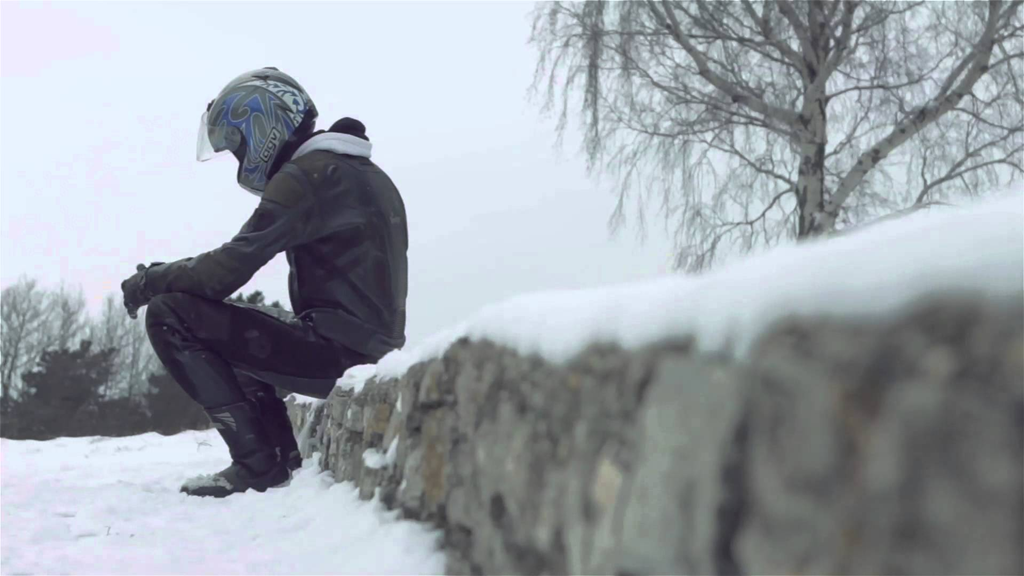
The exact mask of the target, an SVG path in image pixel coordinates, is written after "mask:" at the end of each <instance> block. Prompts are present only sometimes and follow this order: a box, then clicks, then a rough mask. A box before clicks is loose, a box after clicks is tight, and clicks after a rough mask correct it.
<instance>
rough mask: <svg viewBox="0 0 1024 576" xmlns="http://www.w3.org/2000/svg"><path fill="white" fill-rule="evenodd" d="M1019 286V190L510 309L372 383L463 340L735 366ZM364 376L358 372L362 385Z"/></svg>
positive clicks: (555, 356)
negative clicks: (672, 341)
mask: <svg viewBox="0 0 1024 576" xmlns="http://www.w3.org/2000/svg"><path fill="white" fill-rule="evenodd" d="M1022 285H1024V199H1022V196H1021V193H1020V190H1019V189H1017V190H1007V191H1004V192H1001V193H999V194H997V195H995V197H993V198H991V199H989V200H986V201H982V202H979V203H976V204H973V205H970V206H966V207H964V208H961V209H952V210H942V211H935V212H931V213H927V214H916V215H914V216H911V217H907V218H903V219H898V220H891V221H888V222H882V223H879V224H876V225H873V226H870V227H868V228H865V229H864V230H861V231H857V232H851V233H849V234H846V235H842V236H839V237H835V238H832V239H829V240H824V241H813V242H805V243H801V244H799V245H789V246H784V247H780V248H777V249H774V250H771V251H767V252H764V253H762V254H758V255H752V256H750V257H748V258H746V259H743V260H740V261H737V262H734V263H732V264H731V265H728V266H724V267H722V268H720V269H717V270H715V271H712V272H709V273H706V274H702V275H683V274H677V275H671V276H666V277H663V278H659V279H656V280H653V281H648V282H643V283H634V284H626V285H620V286H612V287H607V288H602V289H590V290H565V291H554V292H542V293H535V294H526V295H523V296H519V297H516V298H512V299H510V300H507V301H505V302H501V303H498V304H495V305H492V306H488V307H485V308H484V309H482V310H480V311H479V312H478V313H477V314H476V315H475V316H473V317H472V318H470V319H468V320H467V321H465V322H463V323H461V324H459V325H457V326H454V327H452V328H451V329H449V330H446V331H444V332H441V333H439V334H436V335H434V336H433V337H431V338H428V339H426V340H425V341H423V343H422V344H420V345H419V346H416V347H413V348H411V349H408V350H397V351H394V352H392V353H390V354H388V355H387V356H385V357H384V358H382V359H381V361H380V362H379V363H378V364H377V367H376V376H377V377H380V378H396V377H401V376H402V375H403V374H404V373H405V372H406V371H407V370H408V369H409V367H411V366H412V365H413V364H416V363H418V362H421V361H424V360H430V359H432V358H436V357H438V356H440V355H442V354H443V353H444V351H445V350H446V349H447V348H448V347H449V346H450V345H451V344H452V343H453V342H455V341H456V340H458V339H459V338H462V337H469V338H471V339H483V338H486V339H490V340H492V341H495V342H497V343H500V344H504V345H506V346H510V347H512V348H514V349H516V350H518V351H519V352H520V353H523V354H539V355H541V356H543V357H545V358H547V359H548V360H551V361H554V362H560V361H565V360H568V359H569V358H571V357H572V356H573V355H574V354H576V353H578V352H580V351H581V350H583V349H584V348H585V347H586V346H587V345H589V344H591V343H594V342H598V341H605V342H618V343H620V344H622V345H623V346H626V347H637V346H642V345H645V344H649V343H653V342H656V341H658V340H661V339H664V338H669V337H681V336H688V335H692V336H694V337H695V339H696V343H697V346H698V347H699V348H700V349H702V350H704V351H709V352H712V351H713V352H721V353H726V354H733V355H736V356H742V355H743V354H745V353H746V351H747V349H748V348H749V346H750V344H751V343H752V342H753V341H754V340H755V339H756V337H757V336H758V335H759V334H761V333H762V332H763V331H764V330H765V329H766V328H768V327H769V326H770V325H771V324H772V323H773V322H776V321H778V320H780V319H782V318H783V317H785V316H788V315H792V314H808V315H810V314H824V315H831V316H847V317H862V318H867V317H878V316H884V315H885V314H889V313H892V312H893V311H895V310H898V309H899V308H901V307H903V306H906V305H907V304H909V303H911V302H913V301H915V300H918V299H920V298H922V297H926V296H929V295H932V294H936V293H966V292H969V293H972V294H975V295H977V296H980V297H986V298H1002V297H1013V298H1020V297H1022V296H1024V289H1022ZM368 373H369V369H368V368H363V367H361V368H360V378H364V379H365V378H366V377H367V374H368Z"/></svg>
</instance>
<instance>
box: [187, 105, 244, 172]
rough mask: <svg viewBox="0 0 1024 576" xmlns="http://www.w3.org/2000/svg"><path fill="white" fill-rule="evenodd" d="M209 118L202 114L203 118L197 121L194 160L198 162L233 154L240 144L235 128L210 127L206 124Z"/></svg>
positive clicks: (205, 113)
mask: <svg viewBox="0 0 1024 576" xmlns="http://www.w3.org/2000/svg"><path fill="white" fill-rule="evenodd" d="M209 116H210V113H209V112H203V116H202V117H201V118H200V119H199V135H198V138H197V141H196V160H198V161H200V162H206V161H207V160H211V159H213V158H216V157H217V156H223V155H225V154H227V153H229V152H233V151H234V150H235V148H237V147H238V144H239V143H241V139H240V138H239V137H238V129H237V128H233V127H231V126H218V127H210V126H209V125H208V124H207V121H208V120H209Z"/></svg>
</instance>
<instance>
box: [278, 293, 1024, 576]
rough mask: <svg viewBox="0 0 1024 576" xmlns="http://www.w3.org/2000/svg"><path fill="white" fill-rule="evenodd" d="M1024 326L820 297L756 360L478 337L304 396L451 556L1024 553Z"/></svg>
mask: <svg viewBox="0 0 1024 576" xmlns="http://www.w3.org/2000/svg"><path fill="white" fill-rule="evenodd" d="M1022 324H1024V309H1022V303H1021V302H1020V301H1013V302H1002V303H979V302H977V301H973V300H971V299H968V298H964V299H945V300H942V301H933V302H930V303H927V304H924V305H921V306H918V307H916V308H914V309H912V310H908V311H906V313H904V314H901V315H899V316H898V317H894V318H890V319H887V320H875V321H871V320H861V321H854V320H849V319H847V320H835V319H831V320H830V319H823V318H800V319H793V320H790V321H787V322H785V323H782V324H779V325H777V326H776V327H774V328H773V329H772V330H770V331H768V332H767V333H765V334H764V335H763V336H762V337H761V338H760V339H759V340H758V342H757V343H756V344H755V345H754V347H753V349H752V350H751V351H750V352H749V353H748V354H747V355H746V356H745V360H744V361H742V362H736V361H733V360H731V359H730V358H729V357H728V356H725V355H721V356H716V355H709V354H701V353H697V352H696V351H695V347H694V346H693V345H692V342H690V341H688V340H686V339H679V340H674V341H666V342H662V343H659V344H657V345H653V346H649V347H646V348H643V349H637V350H623V349H621V348H619V347H617V346H614V345H595V346H592V347H590V348H588V349H587V350H586V351H584V352H583V353H581V354H579V355H578V356H577V357H575V358H574V359H573V360H572V361H570V362H568V363H566V364H562V365H555V364H552V363H549V362H546V361H544V360H542V359H541V358H539V357H532V356H522V355H519V354H517V353H515V352H513V351H512V350H509V349H507V348H504V347H502V346H499V345H496V344H494V343H491V342H486V341H478V342H470V341H460V342H458V343H456V344H455V345H454V346H453V347H452V348H450V349H449V350H448V352H447V353H446V354H445V355H444V356H443V357H442V358H439V359H437V360H433V361H429V362H425V363H421V364H419V365H416V366H414V367H413V368H412V369H411V370H410V371H409V372H408V373H407V374H406V375H405V376H404V377H402V378H401V379H397V380H386V381H372V380H371V381H370V382H368V383H367V384H366V385H365V387H364V388H363V389H362V390H361V391H360V392H359V393H358V394H352V393H351V392H345V391H342V390H340V389H337V390H335V391H334V393H333V394H332V396H331V397H330V398H329V399H328V400H327V401H326V402H324V403H321V404H319V405H317V406H316V407H315V408H311V407H310V406H309V405H296V404H294V403H292V404H291V405H290V411H291V413H292V417H293V421H294V423H295V426H296V430H297V431H299V433H300V435H302V436H303V442H302V444H303V446H302V447H303V451H304V455H305V456H307V457H308V456H310V455H311V454H313V453H314V452H319V453H320V466H322V467H323V469H325V470H330V471H331V472H332V473H333V474H334V477H335V478H336V479H337V480H339V481H351V482H354V483H355V484H356V485H358V486H359V489H360V495H361V496H362V497H363V498H371V497H373V496H374V495H375V494H376V495H378V496H379V498H380V499H381V501H382V502H384V504H385V505H386V506H388V507H392V508H398V509H401V510H402V511H403V512H404V515H405V516H406V517H409V518H415V519H419V520H424V521H427V522H432V523H435V524H436V525H438V526H439V527H441V528H442V529H443V530H444V534H445V539H444V541H445V547H446V550H447V552H448V559H449V562H448V570H449V572H451V573H488V574H513V573H523V574H542V573H546V574H563V573H586V574H597V573H609V574H610V573H615V574H648V573H659V574H665V573H669V574H698V573H699V574H711V573H716V574H734V573H772V574H781V573H814V574H830V573H835V574H853V573H876V574H883V573H884V574H896V573H918V574H945V573H971V574H989V573H993V574H994V573H1008V574H1009V573H1016V574H1020V573H1022V572H1024V560H1022V544H1021V543H1022V542H1024V484H1022V477H1024V462H1022V458H1024V456H1022V455H1024V390H1022V387H1024V335H1022V332H1024V330H1022ZM303 432H305V434H303ZM343 521H344V519H339V522H343Z"/></svg>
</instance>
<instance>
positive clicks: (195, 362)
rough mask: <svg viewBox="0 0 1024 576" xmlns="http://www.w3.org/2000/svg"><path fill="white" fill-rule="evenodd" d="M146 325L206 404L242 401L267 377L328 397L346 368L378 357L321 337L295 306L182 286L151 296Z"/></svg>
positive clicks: (176, 373) (166, 360)
mask: <svg viewBox="0 0 1024 576" xmlns="http://www.w3.org/2000/svg"><path fill="white" fill-rule="evenodd" d="M146 331H147V332H148V333H149V340H150V342H151V343H152V345H153V350H155V351H156V354H157V356H158V357H159V358H160V361H161V362H163V364H164V366H165V367H166V368H167V371H168V373H170V374H171V376H172V377H174V379H175V380H176V381H177V382H178V384H179V385H180V386H181V387H182V388H183V389H184V390H185V392H186V393H187V394H188V395H189V396H191V397H192V399H193V400H195V401H196V402H198V403H199V404H200V405H201V406H202V407H203V408H207V409H209V408H219V407H221V406H227V405H229V404H234V403H236V402H241V401H243V400H245V398H246V391H245V389H243V385H244V387H245V388H246V389H254V388H259V387H260V386H261V384H263V383H265V384H269V385H271V386H274V387H276V388H282V389H285V390H288V391H291V392H297V393H299V394H305V395H307V396H314V397H317V398H326V397H327V395H328V394H329V393H330V392H331V390H332V389H333V388H334V383H335V380H336V379H337V378H339V377H341V375H342V374H344V373H345V370H347V369H348V368H350V367H352V366H355V365H357V364H367V363H373V362H376V360H377V359H376V358H371V357H368V356H365V355H363V354H360V353H358V352H355V351H353V350H350V349H348V348H345V347H344V346H341V345H340V344H337V343H335V342H331V341H330V340H327V339H325V338H323V337H321V336H320V335H318V334H317V333H316V332H315V331H314V330H313V328H312V327H311V326H310V325H309V324H307V323H305V322H303V321H302V320H300V319H298V318H296V317H295V316H294V315H293V314H291V313H290V312H287V311H284V310H278V309H274V308H264V307H258V306H250V305H245V304H235V303H231V302H223V301H216V300H209V299H206V298H202V297H199V296H193V295H191V294H185V293H180V292H175V293H170V294H161V295H159V296H156V297H155V298H153V300H152V301H151V302H150V303H149V309H148V310H147V312H146ZM240 377H241V378H240ZM240 380H241V381H240ZM250 391H251V390H250Z"/></svg>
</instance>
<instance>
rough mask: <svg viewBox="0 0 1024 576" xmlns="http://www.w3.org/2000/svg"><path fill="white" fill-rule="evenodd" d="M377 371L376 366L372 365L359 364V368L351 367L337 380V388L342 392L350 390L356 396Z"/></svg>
mask: <svg viewBox="0 0 1024 576" xmlns="http://www.w3.org/2000/svg"><path fill="white" fill-rule="evenodd" d="M376 371H377V366H376V365H374V364H360V365H359V366H353V367H351V368H349V369H348V371H346V372H345V375H344V376H342V377H341V378H339V379H338V383H337V384H336V386H337V387H339V388H342V389H344V390H351V391H352V392H353V393H354V394H358V393H359V391H360V390H362V389H363V384H366V381H367V380H369V379H370V378H372V377H373V375H374V373H376Z"/></svg>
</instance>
